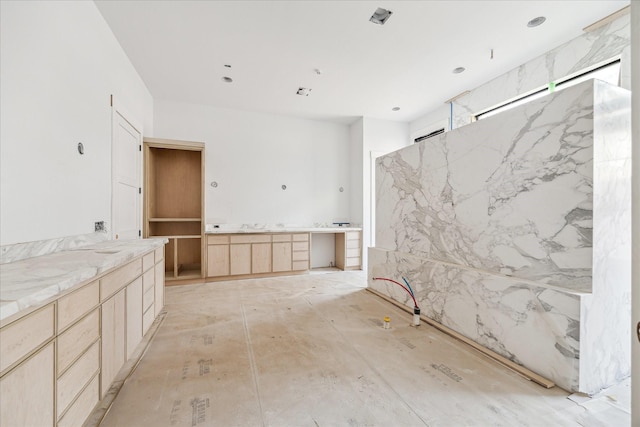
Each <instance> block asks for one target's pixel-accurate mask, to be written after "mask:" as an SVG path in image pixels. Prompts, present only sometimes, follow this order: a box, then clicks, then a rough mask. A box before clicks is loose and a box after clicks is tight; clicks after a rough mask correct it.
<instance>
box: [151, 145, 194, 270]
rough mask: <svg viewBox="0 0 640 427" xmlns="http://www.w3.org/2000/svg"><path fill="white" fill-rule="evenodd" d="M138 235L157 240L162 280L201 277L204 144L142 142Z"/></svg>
mask: <svg viewBox="0 0 640 427" xmlns="http://www.w3.org/2000/svg"><path fill="white" fill-rule="evenodd" d="M144 158H145V161H144V165H145V172H144V177H145V187H144V189H145V191H144V236H145V237H155V236H163V237H167V238H168V239H169V243H168V244H167V246H166V259H165V271H166V276H165V277H166V280H167V282H172V281H173V282H176V281H180V280H182V281H184V280H193V279H200V278H202V277H204V269H203V267H204V260H205V256H204V223H203V218H204V203H203V201H204V192H203V179H204V164H205V163H204V144H203V143H201V142H187V141H174V140H167V139H152V138H145V140H144Z"/></svg>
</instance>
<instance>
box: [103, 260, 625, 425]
mask: <svg viewBox="0 0 640 427" xmlns="http://www.w3.org/2000/svg"><path fill="white" fill-rule="evenodd" d="M365 286H366V278H365V275H364V273H363V272H339V273H327V274H313V275H304V276H290V277H281V278H268V279H253V280H242V281H233V282H218V283H209V284H198V285H187V286H175V287H168V288H167V291H166V302H167V305H166V308H165V309H166V311H167V315H166V317H165V320H164V323H163V324H162V325H161V326H160V328H159V330H158V332H157V334H156V336H155V337H154V338H153V340H152V342H151V345H150V347H149V348H148V350H147V352H146V354H145V355H144V357H143V358H142V360H141V361H140V363H139V365H138V367H137V368H136V370H135V371H134V372H133V373H132V374H131V376H130V377H129V378H128V379H127V381H126V382H125V384H124V386H123V387H122V389H121V391H120V394H119V395H118V396H117V398H116V399H115V401H114V403H113V406H112V407H111V409H110V410H109V412H108V413H107V415H106V417H105V418H104V420H103V422H102V424H101V425H102V426H103V427H111V426H192V427H196V426H225V427H226V426H311V427H318V426H319V427H325V426H510V427H511V426H577V425H583V426H627V425H629V423H630V416H629V405H630V398H629V394H630V393H629V383H628V381H627V382H625V383H623V384H622V385H620V386H618V387H617V388H616V389H615V390H614V389H612V390H608V391H606V392H603V393H602V395H600V396H596V397H595V398H587V397H584V396H576V395H573V396H572V399H569V398H568V397H570V393H567V392H565V391H564V390H561V389H559V388H557V387H555V388H552V389H545V388H543V387H541V386H539V385H537V384H535V383H533V382H530V381H527V380H526V379H524V378H522V377H521V376H519V375H518V374H516V373H514V372H512V371H510V370H508V369H507V368H505V367H503V366H501V365H499V364H497V363H496V362H494V361H492V360H491V359H488V358H487V357H485V356H483V355H481V354H480V353H479V352H477V351H475V350H473V349H471V348H470V347H468V346H467V345H465V344H462V343H460V342H459V341H457V340H455V339H453V338H451V337H449V336H447V335H445V334H443V333H441V332H439V331H437V330H435V329H434V328H432V327H429V326H427V325H424V324H423V325H421V326H420V327H418V328H415V327H412V326H409V323H410V322H411V316H410V315H409V314H407V313H405V312H403V311H402V310H400V309H399V308H397V307H395V306H393V305H391V304H390V303H388V302H386V301H384V300H382V299H380V298H379V297H377V296H375V295H373V294H371V293H370V292H368V291H366V290H365V289H364V287H365ZM384 316H390V317H391V329H383V327H382V319H383V317H384ZM532 345H535V343H532Z"/></svg>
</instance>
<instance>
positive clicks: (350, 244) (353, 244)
mask: <svg viewBox="0 0 640 427" xmlns="http://www.w3.org/2000/svg"><path fill="white" fill-rule="evenodd" d="M347 249H360V240H347Z"/></svg>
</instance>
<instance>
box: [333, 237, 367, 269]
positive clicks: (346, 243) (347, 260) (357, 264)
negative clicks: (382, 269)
mask: <svg viewBox="0 0 640 427" xmlns="http://www.w3.org/2000/svg"><path fill="white" fill-rule="evenodd" d="M336 267H338V268H340V269H341V270H360V269H361V267H362V232H360V231H347V232H345V233H340V234H336Z"/></svg>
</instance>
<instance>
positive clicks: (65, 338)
mask: <svg viewBox="0 0 640 427" xmlns="http://www.w3.org/2000/svg"><path fill="white" fill-rule="evenodd" d="M99 311H100V310H99V309H97V308H96V309H95V310H93V311H92V312H91V313H89V314H87V315H86V316H85V317H84V318H83V319H82V320H81V321H79V322H78V323H76V324H75V325H73V326H72V327H70V328H69V329H68V330H67V331H66V332H64V333H62V334H61V335H59V336H58V375H60V374H61V373H63V372H64V371H65V370H66V369H67V368H68V367H69V366H70V365H71V364H72V363H73V361H74V360H76V359H77V358H78V356H80V355H81V354H82V353H83V352H84V351H85V350H86V349H87V347H89V346H90V345H91V344H92V343H93V342H94V341H96V340H97V339H98V336H99V333H100V313H99Z"/></svg>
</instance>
